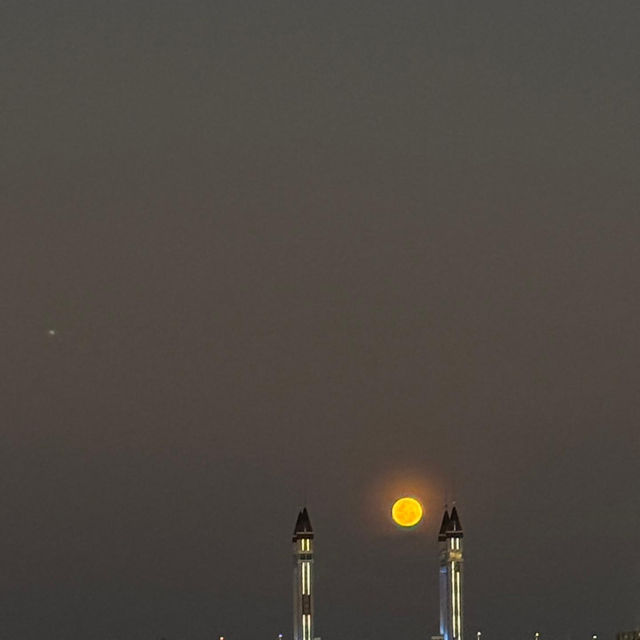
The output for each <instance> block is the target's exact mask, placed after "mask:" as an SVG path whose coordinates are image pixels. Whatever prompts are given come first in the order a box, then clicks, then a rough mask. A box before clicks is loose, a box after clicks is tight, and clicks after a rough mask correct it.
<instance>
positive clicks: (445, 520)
mask: <svg viewBox="0 0 640 640" xmlns="http://www.w3.org/2000/svg"><path fill="white" fill-rule="evenodd" d="M463 535H464V534H463V532H462V526H461V525H460V519H459V517H458V511H457V510H456V508H455V507H453V509H452V510H451V515H449V512H448V511H447V510H445V512H444V516H443V517H442V526H441V527H440V533H439V534H438V541H439V542H440V635H441V636H442V637H443V638H444V640H463V627H464V616H463V605H462V562H463V561H462V538H463Z"/></svg>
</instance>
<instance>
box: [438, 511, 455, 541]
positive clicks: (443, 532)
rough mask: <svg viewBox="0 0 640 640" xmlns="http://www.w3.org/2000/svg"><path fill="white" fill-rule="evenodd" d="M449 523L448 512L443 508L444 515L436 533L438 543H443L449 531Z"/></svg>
mask: <svg viewBox="0 0 640 640" xmlns="http://www.w3.org/2000/svg"><path fill="white" fill-rule="evenodd" d="M454 508H455V507H454ZM450 522H451V518H449V511H448V509H446V508H445V510H444V514H443V516H442V524H441V525H440V531H439V533H438V541H439V542H444V541H445V540H446V539H447V531H449V524H450Z"/></svg>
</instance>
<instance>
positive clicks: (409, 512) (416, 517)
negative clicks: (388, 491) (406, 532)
mask: <svg viewBox="0 0 640 640" xmlns="http://www.w3.org/2000/svg"><path fill="white" fill-rule="evenodd" d="M422 514H423V510H422V505H421V504H420V502H419V501H418V500H416V499H415V498H410V497H408V496H407V497H404V498H399V499H398V500H396V501H395V502H394V503H393V507H391V517H392V518H393V521H394V522H395V523H396V524H397V525H400V526H401V527H415V526H416V525H417V524H418V522H420V520H422Z"/></svg>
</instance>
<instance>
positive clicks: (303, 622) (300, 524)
mask: <svg viewBox="0 0 640 640" xmlns="http://www.w3.org/2000/svg"><path fill="white" fill-rule="evenodd" d="M313 616H314V610H313V529H312V527H311V520H309V514H308V513H307V508H306V507H305V508H304V509H302V511H300V513H299V514H298V519H297V520H296V526H295V528H294V530H293V640H313Z"/></svg>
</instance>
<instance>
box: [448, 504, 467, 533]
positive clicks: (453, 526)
mask: <svg viewBox="0 0 640 640" xmlns="http://www.w3.org/2000/svg"><path fill="white" fill-rule="evenodd" d="M463 535H464V534H463V533H462V525H461V524H460V518H459V517H458V510H457V509H456V508H455V507H453V509H451V522H450V525H449V536H448V537H449V538H462V536H463Z"/></svg>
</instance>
